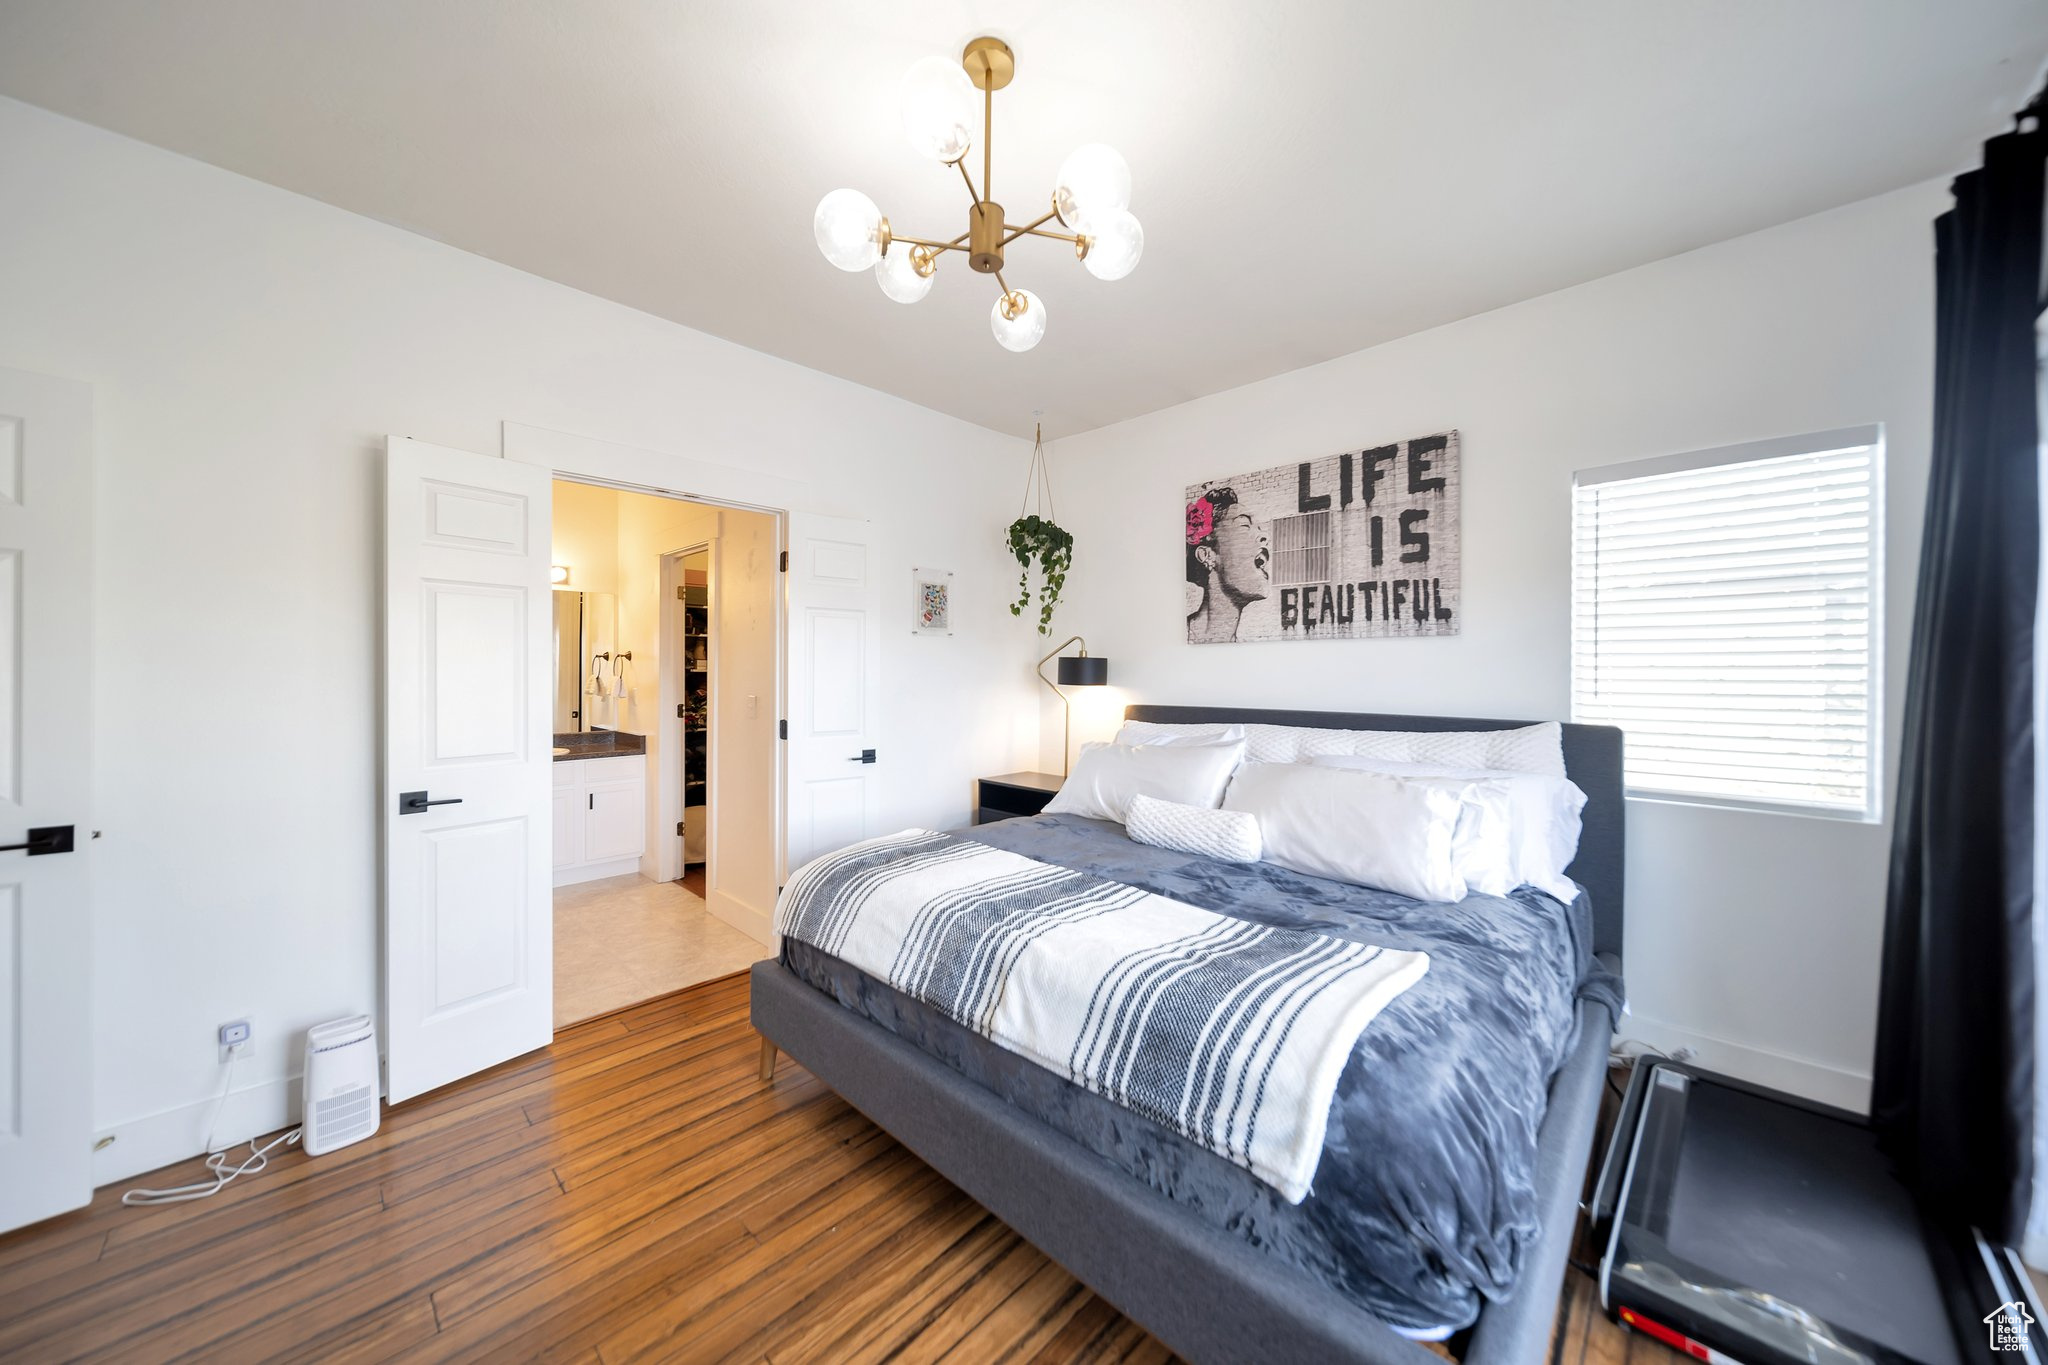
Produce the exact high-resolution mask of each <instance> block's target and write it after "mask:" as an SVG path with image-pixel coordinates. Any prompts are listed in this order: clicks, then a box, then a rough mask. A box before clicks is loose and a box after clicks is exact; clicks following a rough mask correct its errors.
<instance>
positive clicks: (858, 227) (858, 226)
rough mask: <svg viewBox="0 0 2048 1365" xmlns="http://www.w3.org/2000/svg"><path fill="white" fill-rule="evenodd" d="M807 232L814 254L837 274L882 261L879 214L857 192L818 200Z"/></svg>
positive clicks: (833, 194)
mask: <svg viewBox="0 0 2048 1365" xmlns="http://www.w3.org/2000/svg"><path fill="white" fill-rule="evenodd" d="M811 230H812V231H813V232H815V233H816V234H817V236H818V250H820V251H822V252H824V253H825V259H826V260H828V261H830V262H832V264H834V265H836V266H838V267H839V268H840V269H841V270H866V269H867V268H868V267H869V266H871V265H873V264H874V263H875V262H876V261H879V260H881V259H882V245H881V231H882V211H881V210H880V209H878V208H876V207H875V201H874V200H872V199H870V198H868V197H867V196H866V195H864V194H862V193H861V192H860V191H859V190H834V191H832V193H830V194H828V195H826V196H825V197H824V198H823V199H820V200H819V201H818V212H817V216H816V217H814V218H812V219H811Z"/></svg>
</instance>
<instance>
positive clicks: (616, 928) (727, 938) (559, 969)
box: [555, 876, 770, 1028]
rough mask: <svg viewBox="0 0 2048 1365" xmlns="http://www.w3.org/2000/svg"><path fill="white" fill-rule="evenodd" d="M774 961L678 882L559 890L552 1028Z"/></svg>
mask: <svg viewBox="0 0 2048 1365" xmlns="http://www.w3.org/2000/svg"><path fill="white" fill-rule="evenodd" d="M768 956H770V952H769V950H768V948H767V946H766V945H764V944H762V943H759V942H757V941H756V940H754V939H753V938H751V937H749V936H748V935H747V934H745V933H742V932H741V931H740V930H738V929H735V928H733V927H732V926H731V925H730V924H727V923H726V922H725V921H724V920H722V919H719V918H718V917H717V916H715V915H713V914H712V913H711V912H710V911H709V910H707V909H705V908H704V901H703V899H702V898H701V897H699V896H697V895H694V894H693V893H691V892H690V891H687V890H685V889H684V888H683V887H682V885H681V884H680V883H677V882H654V881H649V880H647V879H646V878H645V877H639V876H625V877H606V878H605V879H603V880H602V881H595V882H580V883H578V884H577V885H575V886H561V887H557V888H555V1027H556V1028H561V1027H564V1026H565V1025H568V1024H574V1023H577V1022H579V1021H581V1020H584V1019H592V1018H595V1017H596V1016H598V1015H600V1014H608V1013H610V1012H611V1011H612V1010H616V1009H624V1008H625V1007H626V1006H628V1005H632V1004H637V1003H639V1002H640V1001H642V1000H647V999H651V998H653V997H654V996H657V995H665V994H667V993H668V992H670V991H679V990H681V989H682V988H683V987H685V986H694V985H696V984H697V983H698V982H700V981H710V980H712V979H713V978H715V977H720V976H726V975H728V974H730V973H732V972H737V971H742V970H744V969H745V968H747V967H748V966H749V965H751V964H752V963H754V962H757V961H759V960H760V959H761V958H764V957H768Z"/></svg>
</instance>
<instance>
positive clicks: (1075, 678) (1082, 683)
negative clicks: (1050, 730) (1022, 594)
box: [1038, 635, 1109, 777]
mask: <svg viewBox="0 0 2048 1365" xmlns="http://www.w3.org/2000/svg"><path fill="white" fill-rule="evenodd" d="M1068 645H1079V646H1081V652H1080V653H1079V654H1077V655H1069V656H1066V657H1062V656H1061V654H1060V650H1062V649H1065V648H1066V647H1067V646H1068ZM1054 659H1059V661H1060V670H1059V671H1060V680H1059V682H1057V683H1055V682H1053V680H1052V679H1051V678H1048V677H1046V676H1045V666H1046V665H1047V664H1049V663H1051V662H1052V661H1053V660H1054ZM1038 680H1039V681H1040V682H1042V683H1044V684H1045V685H1046V686H1047V687H1050V688H1052V694H1053V695H1054V696H1055V697H1058V698H1059V699H1060V705H1061V706H1063V707H1065V708H1066V714H1067V718H1066V728H1065V730H1064V731H1062V732H1061V737H1060V776H1061V777H1065V776H1066V775H1067V751H1068V750H1069V749H1071V748H1072V747H1073V740H1074V703H1073V702H1071V701H1069V700H1067V694H1066V693H1064V692H1062V691H1060V688H1062V687H1102V686H1104V685H1106V684H1107V683H1108V682H1109V660H1107V659H1105V658H1102V657H1100V656H1099V655H1093V654H1090V653H1089V652H1088V642H1087V641H1086V640H1084V639H1082V638H1081V637H1080V636H1078V635H1075V636H1072V637H1071V638H1069V639H1067V640H1064V641H1062V642H1061V643H1060V644H1059V645H1058V646H1056V647H1055V648H1054V649H1053V652H1052V653H1050V654H1048V655H1046V656H1045V657H1044V658H1043V659H1040V660H1039V661H1038Z"/></svg>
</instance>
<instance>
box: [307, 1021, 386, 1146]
mask: <svg viewBox="0 0 2048 1365" xmlns="http://www.w3.org/2000/svg"><path fill="white" fill-rule="evenodd" d="M301 1127H302V1128H303V1129H304V1132H303V1133H302V1134H301V1135H300V1138H299V1145H300V1146H302V1147H304V1148H305V1149H306V1151H307V1152H309V1153H310V1154H312V1155H314V1156H318V1155H320V1154H321V1153H322V1152H331V1151H333V1150H334V1149H335V1148H337V1147H346V1146H348V1145H349V1144H350V1143H351V1142H361V1141H362V1140H363V1139H364V1138H366V1137H368V1136H369V1135H370V1134H372V1133H374V1132H376V1131H377V1030H376V1028H375V1027H373V1026H372V1025H371V1023H370V1016H369V1015H367V1014H356V1015H351V1016H350V1017H348V1018H346V1019H335V1020H332V1021H330V1022H328V1023H325V1024H315V1025H314V1026H313V1027H312V1028H311V1029H308V1030H307V1032H306V1116H305V1120H304V1122H303V1124H302V1125H301Z"/></svg>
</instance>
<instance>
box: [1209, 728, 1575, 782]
mask: <svg viewBox="0 0 2048 1365" xmlns="http://www.w3.org/2000/svg"><path fill="white" fill-rule="evenodd" d="M1340 755H1352V756H1355V757H1359V758H1380V759H1386V760H1387V761H1389V762H1393V763H1427V764H1433V765H1435V766H1436V767H1437V768H1438V770H1439V771H1447V770H1450V769H1454V768H1487V769H1497V770H1499V771H1503V772H1516V773H1542V774H1544V775H1545V776H1548V777H1563V776H1564V775H1565V771H1564V726H1563V725H1561V724H1560V723H1559V722H1557V721H1554V720H1547V721H1543V722H1542V723H1540V724H1537V725H1524V726H1520V727H1518V728H1516V729H1513V730H1439V731H1435V732H1430V731H1424V730H1318V729H1315V728H1313V727H1311V726H1305V725H1248V726H1246V727H1245V758H1246V759H1247V760H1249V761H1250V762H1253V763H1301V762H1305V761H1307V760H1309V759H1314V758H1324V757H1335V756H1340Z"/></svg>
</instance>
